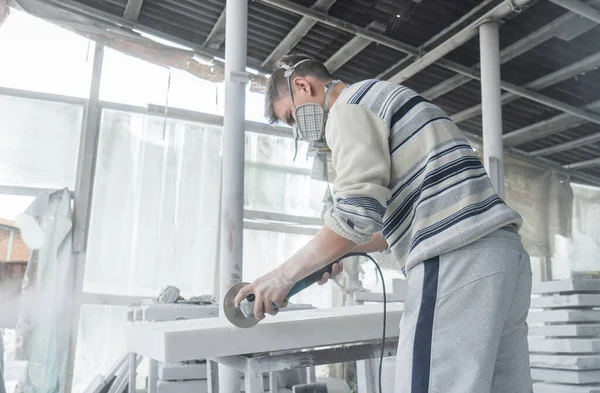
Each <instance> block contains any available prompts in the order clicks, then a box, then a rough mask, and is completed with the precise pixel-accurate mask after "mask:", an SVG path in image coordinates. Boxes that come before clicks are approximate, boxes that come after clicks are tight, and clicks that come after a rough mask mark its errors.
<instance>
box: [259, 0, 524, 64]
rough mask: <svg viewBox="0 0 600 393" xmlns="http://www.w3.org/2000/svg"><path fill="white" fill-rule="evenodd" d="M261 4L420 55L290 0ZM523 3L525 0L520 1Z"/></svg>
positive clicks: (390, 39) (382, 37) (401, 45)
mask: <svg viewBox="0 0 600 393" xmlns="http://www.w3.org/2000/svg"><path fill="white" fill-rule="evenodd" d="M256 1H257V2H259V3H264V4H268V5H271V6H274V7H277V8H281V9H282V10H285V11H288V12H291V13H293V14H297V15H302V16H306V17H308V18H310V19H313V20H316V21H317V22H321V23H323V24H324V25H327V26H329V27H333V28H334V29H338V30H341V31H345V32H347V33H350V34H354V35H356V36H357V37H362V38H366V39H369V40H371V41H373V42H376V43H378V44H381V45H384V46H387V47H388V48H392V49H396V50H397V51H400V52H403V53H407V54H411V55H414V56H417V55H418V54H419V50H418V49H417V48H415V47H414V46H411V45H408V44H405V43H404V42H400V41H396V40H394V39H393V38H389V37H386V36H385V35H383V34H379V33H375V32H372V31H369V30H368V29H366V28H362V27H360V26H357V25H354V24H352V23H349V22H346V21H343V20H341V19H338V18H334V17H333V16H330V15H328V14H326V13H324V12H319V11H316V10H314V9H311V8H307V7H303V6H301V5H298V4H296V3H293V2H291V1H288V0H256ZM520 1H523V0H520Z"/></svg>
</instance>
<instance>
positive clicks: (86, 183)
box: [65, 45, 104, 392]
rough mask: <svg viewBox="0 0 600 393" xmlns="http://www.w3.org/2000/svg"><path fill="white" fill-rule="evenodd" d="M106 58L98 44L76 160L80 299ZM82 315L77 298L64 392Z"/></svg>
mask: <svg viewBox="0 0 600 393" xmlns="http://www.w3.org/2000/svg"><path fill="white" fill-rule="evenodd" d="M103 60H104V46H102V45H96V47H95V51H94V59H93V62H94V63H93V64H94V65H93V70H92V83H91V86H90V98H89V100H87V102H86V104H85V109H84V117H83V124H82V136H81V140H80V145H79V159H78V161H77V172H76V173H77V175H76V178H75V200H74V214H73V259H72V260H73V263H74V271H75V285H74V288H73V299H79V295H80V294H81V293H82V292H83V280H84V275H85V261H86V246H87V235H88V230H89V223H90V212H91V205H92V194H93V190H94V177H95V174H96V158H97V155H98V154H97V153H98V142H99V139H100V138H99V137H100V115H101V109H100V106H99V97H100V78H101V75H102V63H103ZM80 315H81V306H80V303H79V302H78V301H77V300H75V301H73V304H72V318H71V325H70V326H71V334H70V338H69V350H68V358H67V376H66V379H67V380H66V381H65V391H67V392H71V391H72V386H73V385H72V384H73V373H74V370H75V353H76V348H77V339H78V336H79V334H78V333H79V319H80Z"/></svg>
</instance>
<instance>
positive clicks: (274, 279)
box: [235, 262, 343, 321]
mask: <svg viewBox="0 0 600 393" xmlns="http://www.w3.org/2000/svg"><path fill="white" fill-rule="evenodd" d="M342 270H343V265H342V263H341V262H337V263H335V264H334V265H333V268H332V271H331V274H329V273H325V274H324V275H323V277H322V278H321V280H320V281H319V285H323V284H325V283H326V282H327V281H328V280H329V279H330V278H334V277H335V276H337V275H339V274H340V273H341V272H342ZM294 284H296V283H295V282H293V281H290V280H288V279H286V278H285V276H284V274H283V271H282V270H281V268H277V269H275V270H272V271H270V272H269V273H267V274H265V275H264V276H262V277H260V278H258V279H256V280H255V281H254V282H253V283H251V284H249V285H246V286H245V287H243V288H242V289H241V290H240V292H239V293H238V294H237V296H236V298H235V306H236V307H239V305H240V302H241V301H242V300H243V299H244V298H246V297H248V296H249V295H252V294H253V295H254V298H255V299H254V317H255V318H256V319H257V320H259V321H260V320H262V319H264V317H265V313H267V314H270V315H276V314H277V313H278V312H279V309H280V308H283V307H287V304H288V299H287V294H288V293H290V290H291V289H292V287H293V286H294Z"/></svg>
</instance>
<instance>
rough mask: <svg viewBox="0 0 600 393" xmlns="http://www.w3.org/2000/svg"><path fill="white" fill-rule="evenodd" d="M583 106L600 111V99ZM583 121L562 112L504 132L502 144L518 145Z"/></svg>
mask: <svg viewBox="0 0 600 393" xmlns="http://www.w3.org/2000/svg"><path fill="white" fill-rule="evenodd" d="M583 108H584V109H586V110H587V111H594V112H597V113H600V100H598V101H594V102H592V103H591V104H588V105H586V106H584V107H583ZM585 123H586V121H585V120H583V119H581V118H579V117H576V116H572V115H570V114H567V113H563V114H560V115H556V116H554V117H551V118H550V119H546V120H542V121H539V122H537V123H535V124H531V125H528V126H525V127H523V128H519V129H518V130H515V131H511V132H508V133H506V134H504V137H503V138H504V144H505V145H507V146H516V145H520V144H523V143H527V142H530V141H533V140H536V139H541V138H544V137H546V136H549V135H554V134H558V133H559V132H561V131H564V130H568V129H569V128H573V127H577V126H580V125H582V124H585Z"/></svg>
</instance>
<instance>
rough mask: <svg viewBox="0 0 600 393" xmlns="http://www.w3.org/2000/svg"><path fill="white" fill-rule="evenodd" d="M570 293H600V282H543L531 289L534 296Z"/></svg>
mask: <svg viewBox="0 0 600 393" xmlns="http://www.w3.org/2000/svg"><path fill="white" fill-rule="evenodd" d="M569 292H600V280H594V279H575V280H555V281H543V282H538V283H534V284H533V287H532V289H531V293H532V294H549V293H569Z"/></svg>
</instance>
